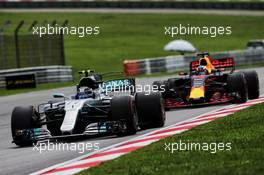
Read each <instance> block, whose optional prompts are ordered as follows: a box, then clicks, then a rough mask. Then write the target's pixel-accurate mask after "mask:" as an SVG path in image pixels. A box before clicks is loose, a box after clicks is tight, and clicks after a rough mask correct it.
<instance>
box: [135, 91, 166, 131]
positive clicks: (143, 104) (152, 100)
mask: <svg viewBox="0 0 264 175" xmlns="http://www.w3.org/2000/svg"><path fill="white" fill-rule="evenodd" d="M135 105H136V111H137V115H138V120H139V123H140V127H141V128H144V129H146V128H154V127H162V126H164V124H165V119H166V116H165V109H164V103H163V99H162V98H161V94H160V93H159V92H153V93H150V94H149V95H147V94H145V93H144V92H142V93H136V96H135Z"/></svg>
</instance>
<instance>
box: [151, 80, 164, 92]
mask: <svg viewBox="0 0 264 175" xmlns="http://www.w3.org/2000/svg"><path fill="white" fill-rule="evenodd" d="M152 86H157V87H158V90H159V91H161V90H162V87H163V86H164V87H165V84H164V81H154V82H153V84H152Z"/></svg>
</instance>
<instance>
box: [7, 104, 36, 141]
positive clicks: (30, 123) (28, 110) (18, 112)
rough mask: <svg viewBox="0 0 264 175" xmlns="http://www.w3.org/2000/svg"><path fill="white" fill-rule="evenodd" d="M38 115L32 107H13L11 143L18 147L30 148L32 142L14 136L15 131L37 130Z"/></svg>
mask: <svg viewBox="0 0 264 175" xmlns="http://www.w3.org/2000/svg"><path fill="white" fill-rule="evenodd" d="M38 121H39V115H38V113H37V111H36V110H35V109H34V107H33V106H18V107H15V108H14V110H13V112H12V115H11V131H12V137H13V141H14V143H15V144H16V145H18V146H30V145H32V144H33V143H34V141H30V140H23V139H21V138H20V137H18V136H16V134H15V132H16V130H22V129H31V128H37V127H39V126H38Z"/></svg>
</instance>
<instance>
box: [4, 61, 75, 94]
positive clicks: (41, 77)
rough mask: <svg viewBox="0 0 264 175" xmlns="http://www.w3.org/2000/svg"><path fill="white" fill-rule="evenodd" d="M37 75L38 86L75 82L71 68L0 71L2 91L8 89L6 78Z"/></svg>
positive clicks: (30, 68)
mask: <svg viewBox="0 0 264 175" xmlns="http://www.w3.org/2000/svg"><path fill="white" fill-rule="evenodd" d="M30 73H31V74H35V77H36V82H37V84H43V83H54V82H70V81H73V75H72V67H71V66H41V67H27V68H20V69H7V70H1V71H0V89H4V88H6V81H5V77H6V76H12V75H23V74H30Z"/></svg>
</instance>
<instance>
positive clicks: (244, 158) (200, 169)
mask: <svg viewBox="0 0 264 175" xmlns="http://www.w3.org/2000/svg"><path fill="white" fill-rule="evenodd" d="M263 114H264V103H262V104H259V105H256V106H253V107H250V108H248V109H245V110H242V111H240V112H238V113H235V114H233V115H230V116H227V117H224V118H221V119H218V120H215V121H213V122H210V123H208V124H205V125H201V126H198V127H196V128H194V129H192V130H189V131H186V132H184V133H182V134H179V135H175V136H172V137H169V138H166V139H163V140H160V141H159V142H156V143H153V144H151V145H150V146H147V147H145V148H143V149H140V150H138V151H135V152H132V153H130V154H127V155H125V156H122V157H120V158H117V159H114V160H112V161H108V162H105V163H102V164H101V165H100V166H97V167H93V168H90V169H88V170H84V171H82V172H81V173H79V174H78V175H93V174H94V175H95V174H97V175H98V174H107V175H112V174H113V175H119V174H120V175H128V174H129V175H139V174H144V175H160V174H163V175H177V174H179V175H190V174H234V175H237V174H256V175H257V174H259V175H260V174H263V172H264V167H263V160H264V157H263V155H264V149H263V143H264V133H263V131H264V116H263ZM180 140H181V142H182V143H208V144H210V143H220V142H223V143H231V150H229V151H228V150H224V151H217V152H216V153H214V154H213V153H210V151H195V150H193V151H175V152H174V153H170V152H169V151H165V150H164V147H165V146H164V145H165V143H166V144H168V143H179V141H180Z"/></svg>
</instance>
